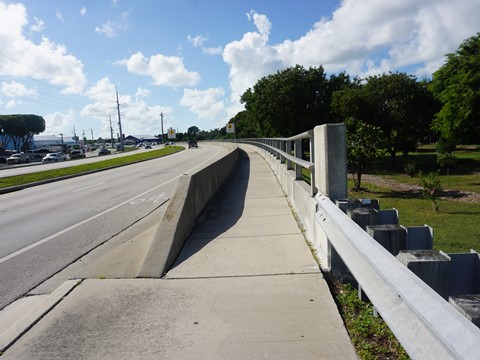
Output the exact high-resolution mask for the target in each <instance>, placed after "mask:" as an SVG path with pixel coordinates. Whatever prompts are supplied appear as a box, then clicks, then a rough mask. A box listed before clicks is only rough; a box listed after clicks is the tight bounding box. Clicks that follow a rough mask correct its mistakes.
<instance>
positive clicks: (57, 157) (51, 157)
mask: <svg viewBox="0 0 480 360" xmlns="http://www.w3.org/2000/svg"><path fill="white" fill-rule="evenodd" d="M64 160H67V156H66V155H65V154H64V153H61V152H56V153H49V154H47V155H45V156H44V158H43V159H42V163H44V164H45V163H50V162H56V161H64Z"/></svg>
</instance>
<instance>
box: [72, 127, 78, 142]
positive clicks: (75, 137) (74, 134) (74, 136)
mask: <svg viewBox="0 0 480 360" xmlns="http://www.w3.org/2000/svg"><path fill="white" fill-rule="evenodd" d="M73 140H75V146H78V137H77V133H76V132H75V124H73Z"/></svg>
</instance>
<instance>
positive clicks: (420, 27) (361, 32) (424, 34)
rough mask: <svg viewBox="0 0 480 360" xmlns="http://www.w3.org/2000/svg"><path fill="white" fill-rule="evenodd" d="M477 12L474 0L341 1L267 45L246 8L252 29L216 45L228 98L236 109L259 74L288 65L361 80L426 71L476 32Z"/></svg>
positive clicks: (265, 25)
mask: <svg viewBox="0 0 480 360" xmlns="http://www.w3.org/2000/svg"><path fill="white" fill-rule="evenodd" d="M479 13H480V2H478V1H475V0H458V1H455V2H452V1H450V0H427V1H417V0H404V1H395V2H385V1H384V0H362V1H359V0H343V1H342V2H341V4H340V6H339V7H338V8H337V9H336V10H335V11H334V12H333V14H332V17H331V18H322V19H320V20H319V21H318V22H317V23H315V24H313V26H312V29H311V30H310V31H308V32H307V33H305V35H303V36H301V37H300V38H298V39H286V40H284V41H283V42H281V43H278V44H270V43H269V34H270V31H271V28H272V24H271V23H270V21H269V20H268V18H267V17H266V16H265V15H262V14H258V13H256V12H255V11H251V12H250V13H248V14H247V17H248V20H249V21H253V23H254V24H255V26H256V31H254V32H249V33H246V34H244V35H243V37H242V39H240V40H237V41H232V42H230V43H228V44H227V45H226V46H225V48H224V50H223V59H224V61H225V62H226V63H227V64H228V65H229V66H230V76H229V77H230V87H231V100H232V102H233V105H234V106H235V108H238V106H236V105H235V102H238V99H239V96H240V95H241V94H243V92H244V91H245V90H246V89H247V88H249V87H252V86H253V85H254V84H255V83H256V82H257V81H258V80H259V79H260V78H261V77H262V76H266V75H269V74H272V73H275V72H276V71H278V70H283V69H285V68H287V67H290V66H295V65H296V64H300V65H303V66H305V67H310V66H319V65H323V66H324V68H325V70H326V71H327V72H334V73H335V72H340V71H346V72H347V73H349V74H350V75H359V76H362V77H363V76H368V75H373V74H379V73H383V72H388V71H397V70H399V71H407V72H410V73H414V74H415V75H417V76H430V75H431V74H432V72H434V71H435V70H436V69H438V67H439V66H441V64H442V63H443V61H444V60H445V54H447V53H449V52H453V51H455V50H456V49H457V48H458V46H459V44H460V43H461V42H462V41H463V40H464V39H466V38H468V37H470V36H472V35H474V34H475V33H476V32H478V14H479ZM406 69H408V70H406Z"/></svg>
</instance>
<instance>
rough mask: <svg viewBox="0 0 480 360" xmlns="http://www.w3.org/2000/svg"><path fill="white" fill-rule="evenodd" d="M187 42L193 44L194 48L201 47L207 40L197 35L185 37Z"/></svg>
mask: <svg viewBox="0 0 480 360" xmlns="http://www.w3.org/2000/svg"><path fill="white" fill-rule="evenodd" d="M187 40H188V42H189V43H191V44H193V46H195V47H200V46H202V45H203V44H204V43H205V42H206V41H208V39H207V38H206V37H203V36H201V35H197V36H195V37H192V36H191V35H190V34H189V35H188V36H187Z"/></svg>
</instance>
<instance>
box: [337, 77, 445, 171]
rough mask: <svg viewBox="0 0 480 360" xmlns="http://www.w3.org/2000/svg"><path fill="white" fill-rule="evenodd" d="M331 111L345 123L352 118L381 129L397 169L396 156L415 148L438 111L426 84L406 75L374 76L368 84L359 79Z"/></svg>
mask: <svg viewBox="0 0 480 360" xmlns="http://www.w3.org/2000/svg"><path fill="white" fill-rule="evenodd" d="M332 107H333V110H334V111H335V112H336V113H337V114H338V115H339V116H340V117H341V118H342V119H344V120H345V119H346V118H349V117H352V118H354V119H356V120H361V121H362V122H363V123H366V124H370V125H373V126H375V127H378V128H379V129H381V130H382V132H381V134H382V136H383V141H382V143H383V145H384V147H385V150H386V151H387V152H388V153H389V154H390V157H391V159H392V165H393V166H394V167H395V166H396V154H397V152H399V151H402V152H403V153H404V155H406V154H408V152H409V151H412V150H414V149H415V148H416V144H417V142H418V141H419V140H421V139H422V138H423V137H424V136H425V135H426V133H427V132H428V129H429V128H430V123H431V120H432V118H433V116H434V114H435V111H436V110H437V107H436V102H435V99H434V98H433V95H432V94H431V93H430V92H429V91H428V89H427V86H426V83H425V82H420V83H419V82H417V81H416V78H415V77H414V76H411V75H407V74H404V73H389V74H383V75H380V76H371V77H369V78H367V79H366V83H362V82H360V80H358V79H357V80H356V81H354V82H352V83H351V85H350V86H349V87H347V88H345V89H344V90H342V91H340V92H337V93H335V94H334V96H333V100H332Z"/></svg>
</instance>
